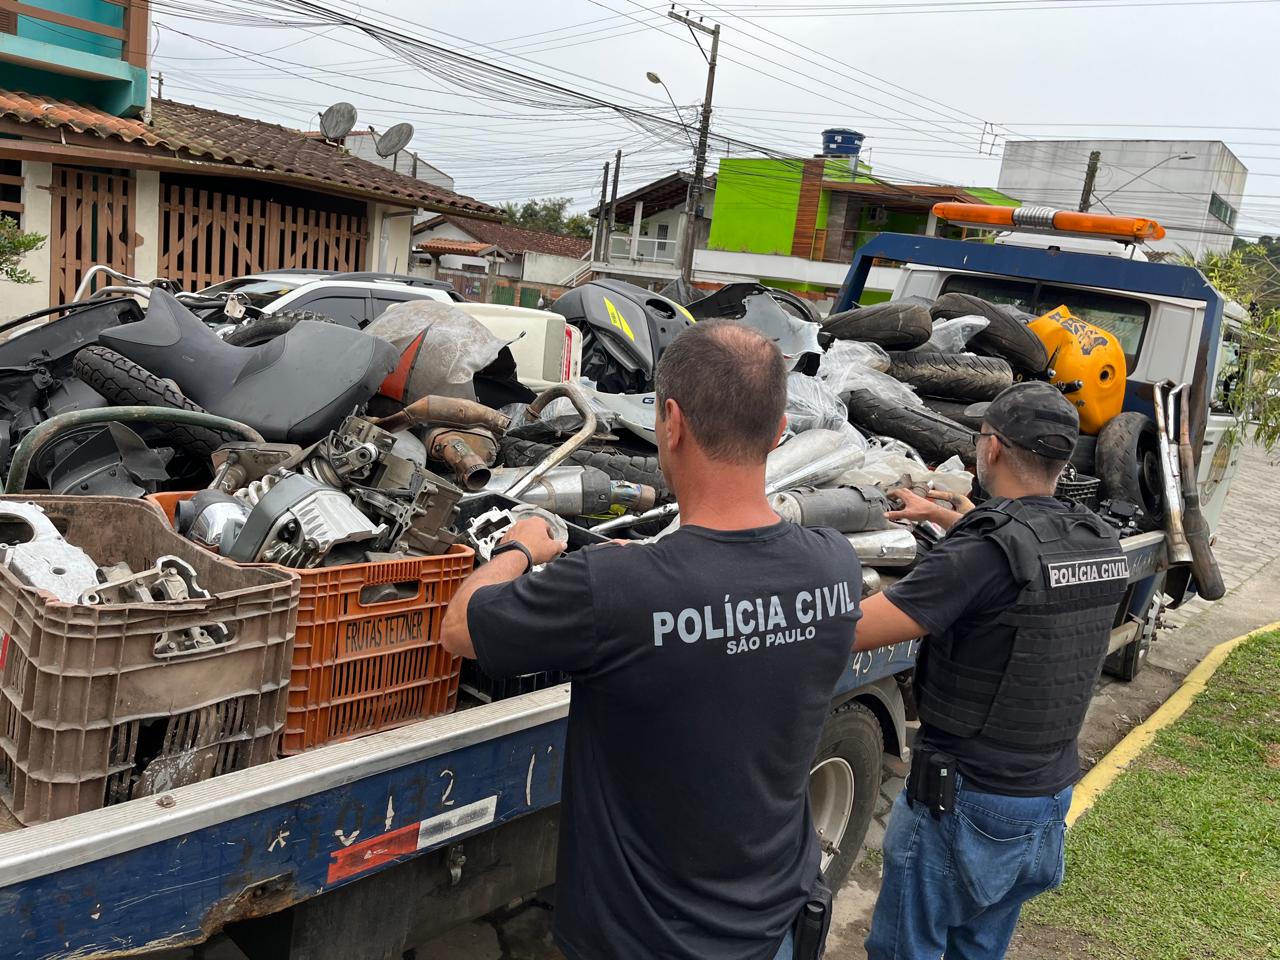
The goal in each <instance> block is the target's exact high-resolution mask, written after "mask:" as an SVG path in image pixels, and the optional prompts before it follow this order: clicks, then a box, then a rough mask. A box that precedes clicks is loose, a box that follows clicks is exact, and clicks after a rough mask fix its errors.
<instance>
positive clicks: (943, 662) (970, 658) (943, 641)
mask: <svg viewBox="0 0 1280 960" xmlns="http://www.w3.org/2000/svg"><path fill="white" fill-rule="evenodd" d="M961 531H966V532H967V533H968V534H969V535H977V536H982V537H985V538H986V539H988V540H990V541H991V542H992V543H994V544H996V545H997V546H999V547H1000V549H1001V550H1002V551H1003V552H1004V555H1005V556H1006V557H1007V558H1008V561H1009V568H1010V570H1012V572H1013V577H1014V580H1015V582H1016V583H1017V584H1018V585H1019V586H1020V588H1021V589H1020V592H1019V594H1018V598H1017V600H1016V601H1015V602H1014V603H1013V605H1012V606H1011V607H1009V608H1008V609H1007V610H1005V611H1004V612H1003V613H1001V614H999V615H998V616H997V617H996V618H995V619H994V620H993V621H992V624H993V625H995V624H1000V625H1003V626H1005V627H1007V628H1010V629H1009V631H1006V632H1010V635H1011V640H1010V646H1009V651H1008V654H1009V655H1008V660H1007V663H999V664H998V665H997V666H996V667H995V668H993V666H992V664H991V663H990V662H985V663H984V662H981V660H980V658H979V657H978V656H976V655H975V653H974V651H973V645H972V644H966V643H965V639H966V638H965V637H964V636H958V635H957V634H956V632H955V631H954V630H948V631H947V632H946V633H945V634H943V635H942V636H936V637H935V636H930V637H929V639H928V640H927V641H926V642H925V645H924V650H923V651H922V656H921V662H920V664H919V665H918V667H917V672H916V696H917V699H918V701H919V712H920V718H921V719H922V720H923V721H924V722H926V723H928V724H929V725H931V726H933V727H936V728H938V729H940V730H943V731H946V732H948V733H951V734H955V735H957V736H963V737H972V736H977V735H981V736H983V737H985V738H987V739H990V740H993V741H996V742H999V743H1004V744H1009V745H1013V746H1020V747H1031V748H1035V747H1044V746H1048V745H1050V744H1055V743H1061V742H1063V741H1065V740H1071V739H1073V738H1074V737H1075V736H1076V735H1077V734H1079V732H1080V726H1081V724H1082V723H1083V722H1084V715H1085V711H1086V710H1087V709H1088V707H1089V701H1090V699H1091V698H1092V697H1093V689H1094V685H1095V684H1096V683H1097V680H1098V675H1099V673H1100V672H1101V670H1102V661H1103V660H1104V659H1106V655H1107V645H1108V643H1109V641H1110V637H1111V629H1112V624H1113V622H1114V620H1115V614H1116V608H1117V607H1118V605H1119V603H1120V601H1121V599H1122V598H1123V596H1124V593H1125V588H1126V584H1127V582H1128V577H1129V564H1128V561H1127V559H1126V558H1125V556H1124V553H1123V552H1122V551H1121V550H1120V544H1119V539H1118V537H1117V535H1116V533H1115V531H1114V530H1112V528H1111V527H1109V526H1108V525H1107V524H1106V523H1105V522H1103V521H1102V520H1101V519H1100V518H1099V517H1098V516H1096V515H1095V514H1094V513H1092V512H1091V511H1089V510H1088V509H1086V508H1084V507H1081V506H1078V505H1073V506H1072V507H1071V508H1070V509H1067V510H1054V509H1045V508H1040V507H1036V506H1032V505H1028V504H1026V503H1025V502H1023V501H1020V500H1009V499H999V500H991V501H988V502H987V503H985V504H983V505H982V506H980V507H978V508H976V509H974V510H972V511H971V512H970V513H969V514H967V515H966V516H965V517H964V519H962V520H961V521H959V522H958V523H957V524H956V525H955V526H954V527H953V528H952V534H951V535H952V536H954V535H956V534H957V533H960V532H961ZM1001 659H1003V658H1001Z"/></svg>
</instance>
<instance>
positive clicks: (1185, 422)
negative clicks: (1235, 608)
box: [1175, 384, 1227, 600]
mask: <svg viewBox="0 0 1280 960" xmlns="http://www.w3.org/2000/svg"><path fill="white" fill-rule="evenodd" d="M1175 393H1177V394H1178V398H1179V400H1181V402H1182V408H1181V416H1180V417H1179V422H1178V459H1179V460H1181V462H1182V499H1183V503H1184V507H1183V526H1184V528H1185V533H1186V538H1187V545H1188V546H1189V547H1190V548H1191V572H1192V574H1193V575H1194V576H1195V578H1196V588H1197V589H1198V591H1199V593H1200V596H1202V597H1204V598H1205V599H1206V600H1221V599H1222V597H1223V596H1224V595H1225V594H1226V592H1227V585H1226V583H1224V582H1223V579H1222V571H1221V570H1219V569H1218V561H1217V559H1216V558H1215V557H1214V555H1213V546H1212V544H1211V543H1210V542H1209V541H1210V533H1209V521H1207V520H1205V518H1204V514H1203V513H1202V512H1201V511H1200V486H1199V484H1198V482H1197V480H1198V478H1197V476H1196V473H1197V471H1196V457H1195V452H1194V451H1193V450H1192V448H1191V417H1190V412H1191V411H1189V410H1188V409H1187V395H1188V394H1187V390H1186V388H1185V384H1184V385H1183V386H1181V387H1179V388H1178V389H1177V390H1176V391H1175Z"/></svg>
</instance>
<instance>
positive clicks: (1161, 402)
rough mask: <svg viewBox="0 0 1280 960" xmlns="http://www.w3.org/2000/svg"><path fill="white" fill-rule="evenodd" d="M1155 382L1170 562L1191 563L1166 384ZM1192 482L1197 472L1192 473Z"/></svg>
mask: <svg viewBox="0 0 1280 960" xmlns="http://www.w3.org/2000/svg"><path fill="white" fill-rule="evenodd" d="M1168 382H1169V381H1167V380H1166V381H1164V383H1156V384H1152V387H1151V399H1152V405H1153V406H1154V407H1155V415H1156V434H1157V435H1158V437H1159V441H1160V481H1161V484H1162V486H1163V491H1164V527H1165V536H1166V537H1168V540H1169V562H1170V563H1190V562H1191V545H1190V544H1189V543H1187V535H1186V529H1185V527H1184V526H1183V522H1182V485H1181V482H1180V481H1179V477H1178V474H1179V472H1180V471H1179V466H1178V458H1177V457H1175V456H1174V455H1173V451H1172V450H1171V447H1170V444H1171V439H1170V438H1171V436H1172V435H1171V433H1170V431H1169V427H1170V423H1169V417H1168V416H1167V414H1166V410H1165V385H1166V384H1167V383H1168ZM1191 480H1192V483H1194V482H1195V476H1194V474H1193V475H1192V478H1191Z"/></svg>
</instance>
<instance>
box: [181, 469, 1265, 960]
mask: <svg viewBox="0 0 1280 960" xmlns="http://www.w3.org/2000/svg"><path fill="white" fill-rule="evenodd" d="M1278 481H1280V468H1278V467H1277V466H1276V464H1274V463H1273V462H1271V460H1270V459H1269V458H1268V457H1267V456H1266V455H1265V454H1264V453H1262V452H1261V451H1259V450H1257V449H1255V448H1252V447H1250V448H1247V449H1246V450H1245V451H1244V452H1243V453H1242V454H1241V458H1240V465H1239V469H1238V473H1237V475H1236V477H1235V480H1234V481H1233V483H1232V488H1231V494H1230V496H1229V497H1228V500H1227V503H1226V507H1225V509H1224V510H1223V515H1222V518H1221V520H1220V521H1219V524H1218V543H1217V548H1216V552H1217V556H1218V560H1219V563H1220V565H1221V567H1222V572H1223V577H1224V579H1225V580H1226V583H1227V586H1228V588H1229V590H1230V593H1228V595H1227V597H1226V598H1224V599H1223V600H1221V601H1219V602H1218V603H1216V604H1206V603H1204V602H1203V601H1199V600H1196V601H1193V602H1192V603H1190V604H1188V605H1187V606H1186V607H1184V608H1183V609H1181V610H1177V611H1171V612H1170V613H1169V614H1168V615H1167V627H1166V628H1165V629H1164V630H1163V631H1162V632H1161V635H1160V638H1159V641H1158V642H1157V643H1156V644H1155V645H1153V647H1152V650H1151V653H1150V655H1149V656H1148V662H1147V666H1146V668H1145V669H1144V670H1143V671H1142V673H1141V674H1139V675H1138V677H1137V679H1136V680H1134V681H1133V682H1132V683H1122V682H1120V681H1117V680H1113V679H1111V678H1104V679H1103V681H1102V683H1101V684H1100V686H1099V690H1098V692H1097V694H1096V695H1095V697H1094V701H1093V705H1092V706H1091V708H1090V710H1089V715H1088V717H1087V719H1086V721H1085V729H1084V731H1083V733H1082V735H1081V756H1082V760H1083V761H1084V762H1085V764H1086V765H1091V764H1092V763H1094V762H1095V761H1096V760H1097V759H1098V758H1099V757H1101V756H1102V755H1103V754H1104V753H1106V752H1107V750H1109V749H1110V748H1111V747H1112V746H1113V745H1114V744H1115V743H1116V742H1118V741H1119V740H1120V739H1121V738H1122V737H1123V736H1124V735H1125V733H1127V732H1128V731H1129V729H1131V728H1132V727H1133V726H1135V725H1136V724H1138V723H1140V722H1141V721H1142V720H1144V719H1145V718H1146V717H1147V716H1149V715H1150V713H1151V712H1152V711H1153V710H1154V709H1155V708H1156V707H1157V706H1159V705H1160V704H1161V703H1163V702H1164V700H1165V698H1166V697H1167V696H1168V695H1169V693H1170V692H1171V691H1172V690H1173V689H1174V688H1176V687H1177V685H1178V684H1179V683H1180V682H1181V680H1182V678H1183V677H1185V676H1186V675H1187V673H1188V672H1190V670H1191V668H1192V667H1194V666H1195V665H1196V664H1197V663H1199V662H1200V660H1201V658H1202V657H1203V656H1204V655H1205V653H1207V652H1208V651H1209V650H1210V649H1212V648H1213V647H1214V646H1216V645H1217V644H1218V643H1220V642H1221V641H1223V640H1227V639H1230V638H1231V637H1234V636H1238V635H1239V634H1241V633H1244V632H1247V631H1248V630H1251V629H1253V628H1255V627H1257V626H1261V625H1262V624H1264V623H1268V622H1270V621H1272V620H1275V619H1276V618H1277V617H1278V616H1280V603H1277V601H1276V599H1275V598H1276V596H1277V595H1280V541H1278V540H1277V539H1276V537H1275V536H1274V531H1275V530H1276V529H1278V528H1280V496H1278V495H1277V493H1276V491H1275V485H1276V484H1277V482H1278ZM1208 611H1212V614H1211V615H1209V616H1206V615H1205V614H1206V612H1208ZM905 772H906V771H905V769H904V768H903V765H902V764H898V763H887V764H886V767H885V770H884V782H883V784H882V787H881V791H880V798H879V801H878V803H877V808H876V816H875V819H874V820H873V822H872V824H871V828H870V832H869V834H868V837H867V848H868V854H867V856H866V857H865V858H864V859H863V861H862V862H861V863H860V864H859V866H858V867H857V869H856V870H855V872H854V875H853V876H852V877H851V878H850V880H849V882H848V883H847V884H846V885H845V887H844V889H843V890H842V891H841V893H840V896H839V897H838V898H837V900H836V907H835V916H834V921H833V925H832V931H831V937H830V940H829V943H828V950H827V957H828V960H865V957H866V953H865V951H864V950H863V948H862V941H863V939H864V938H865V936H866V930H867V923H868V921H869V919H870V916H871V910H872V908H873V906H874V905H875V898H876V894H877V892H878V890H879V881H880V877H879V856H878V855H879V849H878V848H879V845H880V842H881V840H882V838H883V837H884V824H885V817H886V815H887V813H888V810H889V804H890V803H891V801H892V799H893V798H894V797H895V796H896V795H897V793H898V792H899V791H900V790H901V789H902V783H903V780H902V777H903V775H904V774H905ZM548 916H549V914H548V912H547V910H546V908H545V907H544V906H541V905H536V904H535V905H531V906H527V907H524V908H521V909H515V910H512V911H507V912H504V913H503V914H501V915H499V916H492V917H488V918H485V919H482V920H477V921H476V922H475V923H472V924H467V925H465V926H463V927H461V928H459V929H458V930H455V931H452V932H450V933H449V934H447V935H445V936H443V937H440V938H438V939H436V940H433V941H431V942H430V943H426V944H422V945H421V946H419V947H418V949H417V951H416V957H415V960H560V958H561V954H560V953H559V952H558V951H557V950H556V949H555V948H554V947H553V946H552V945H551V943H550V940H549V938H548V935H547V920H548ZM1015 946H1016V944H1015ZM1011 956H1017V950H1015V951H1014V953H1013V954H1011ZM201 957H202V958H203V960H242V955H241V954H240V952H239V951H237V950H236V949H235V948H234V947H232V946H230V945H229V944H227V943H226V942H225V941H223V940H222V938H218V940H217V941H216V942H214V943H211V944H210V945H209V950H208V952H207V953H205V954H202V955H197V954H193V953H192V952H191V951H176V952H174V953H171V954H166V955H165V956H164V957H163V960H199V958H201Z"/></svg>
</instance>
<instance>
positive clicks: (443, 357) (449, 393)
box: [365, 300, 506, 403]
mask: <svg viewBox="0 0 1280 960" xmlns="http://www.w3.org/2000/svg"><path fill="white" fill-rule="evenodd" d="M365 332H366V333H371V334H373V335H374V336H375V337H378V338H380V339H382V340H385V341H387V342H388V343H390V344H391V345H392V346H393V347H395V348H396V350H398V351H399V352H400V363H399V365H398V366H397V367H396V370H395V371H394V372H393V373H392V374H391V376H390V377H388V378H387V383H386V384H383V392H387V391H390V392H387V395H388V396H390V397H391V399H392V400H395V401H398V402H400V403H412V402H413V401H414V400H417V399H419V398H420V397H425V396H429V395H434V396H440V397H462V398H463V399H465V400H474V399H476V392H475V386H474V385H473V383H472V379H473V378H474V377H475V375H476V374H477V373H479V372H480V371H481V370H483V369H484V368H485V367H487V366H489V365H490V364H491V363H493V362H494V361H495V360H496V359H498V354H499V353H501V352H502V350H503V349H504V348H505V347H506V344H504V343H503V342H502V341H501V340H499V339H498V338H497V337H495V336H494V335H493V334H492V333H490V332H489V330H488V328H486V327H485V326H484V325H483V324H482V323H480V321H479V320H476V319H475V318H474V317H471V316H469V315H468V314H466V313H465V312H463V311H462V310H460V309H459V308H458V307H455V306H454V305H453V304H451V303H442V302H440V301H438V300H411V301H408V302H406V303H397V304H396V305H395V306H393V307H388V308H387V310H386V312H385V313H383V314H382V316H380V317H378V319H376V320H374V321H373V322H372V323H371V324H369V326H367V327H365Z"/></svg>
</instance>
